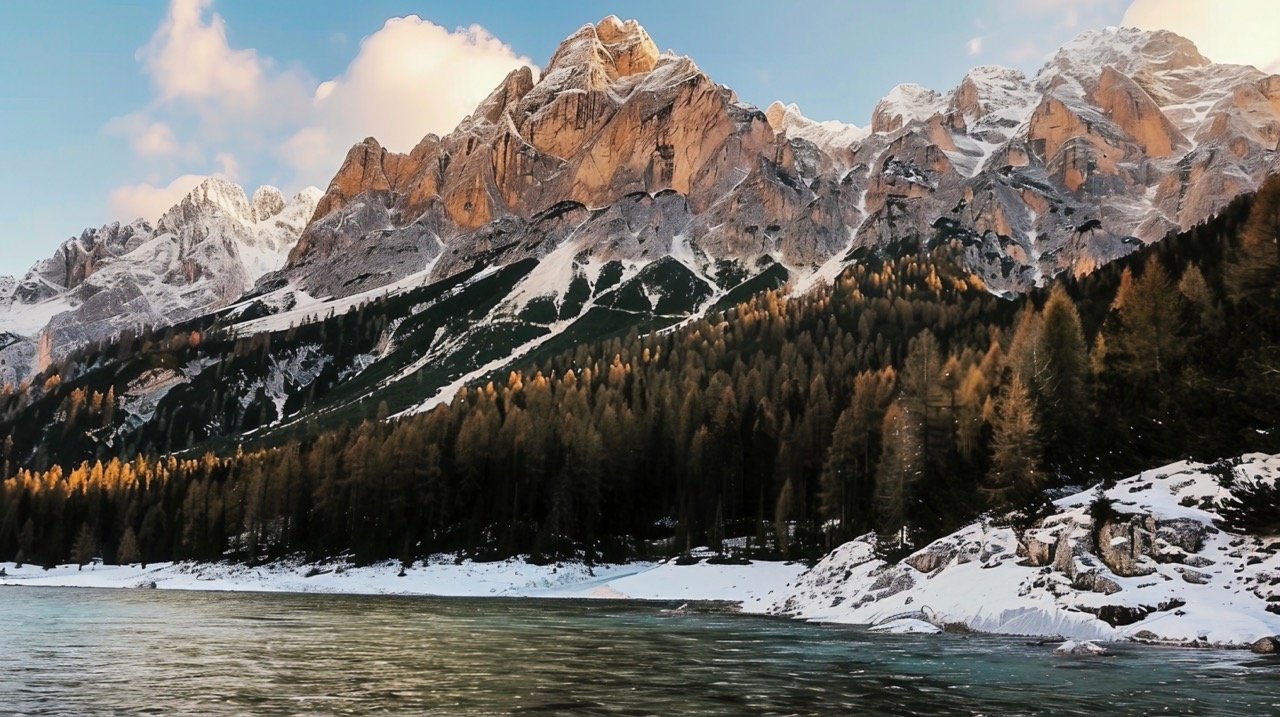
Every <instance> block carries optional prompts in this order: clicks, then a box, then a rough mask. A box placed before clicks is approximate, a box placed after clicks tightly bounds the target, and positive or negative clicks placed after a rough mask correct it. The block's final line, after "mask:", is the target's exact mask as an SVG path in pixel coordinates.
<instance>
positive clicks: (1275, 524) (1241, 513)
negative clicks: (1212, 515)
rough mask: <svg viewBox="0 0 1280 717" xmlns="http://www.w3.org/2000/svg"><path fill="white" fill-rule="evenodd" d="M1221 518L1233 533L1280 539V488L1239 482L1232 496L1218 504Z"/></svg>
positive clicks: (1233, 487) (1233, 489)
mask: <svg viewBox="0 0 1280 717" xmlns="http://www.w3.org/2000/svg"><path fill="white" fill-rule="evenodd" d="M1218 515H1220V516H1221V517H1222V520H1221V521H1220V523H1219V524H1220V525H1221V526H1222V528H1223V529H1225V530H1229V531H1231V532H1233V533H1248V534H1252V535H1280V485H1278V484H1276V483H1269V484H1268V483H1263V482H1262V481H1236V482H1235V485H1234V486H1232V488H1231V496H1230V497H1229V498H1224V499H1223V500H1222V501H1221V502H1219V503H1218Z"/></svg>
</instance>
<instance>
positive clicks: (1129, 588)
mask: <svg viewBox="0 0 1280 717" xmlns="http://www.w3.org/2000/svg"><path fill="white" fill-rule="evenodd" d="M1231 463H1232V462H1227V463H1224V464H1222V465H1214V466H1209V465H1204V464H1196V463H1185V462H1184V463H1175V464H1173V465H1170V466H1167V467H1165V468H1161V469H1157V470H1152V471H1147V472H1145V473H1141V474H1139V475H1136V476H1133V477H1131V478H1128V479H1125V480H1122V481H1120V482H1118V483H1117V484H1116V485H1115V486H1114V487H1112V488H1110V489H1107V490H1106V491H1105V495H1106V497H1107V498H1110V499H1111V500H1112V501H1113V503H1112V506H1113V509H1114V515H1111V516H1108V517H1099V516H1097V515H1093V516H1091V510H1090V505H1091V503H1092V502H1093V501H1094V500H1095V499H1096V498H1097V497H1098V495H1099V492H1098V491H1097V490H1089V491H1085V492H1083V493H1078V494H1075V495H1072V496H1070V497H1066V498H1063V499H1060V500H1058V501H1056V502H1055V508H1056V512H1055V513H1054V514H1052V515H1050V516H1048V517H1046V518H1044V519H1043V520H1041V521H1040V522H1039V523H1038V525H1036V526H1035V527H1033V528H1031V529H1028V530H1024V531H1019V530H1015V529H1014V528H1010V527H1004V526H998V525H993V524H988V523H977V524H974V525H971V526H969V527H966V528H963V529H961V530H959V531H957V532H956V533H953V534H952V535H950V536H947V537H944V538H941V539H939V540H937V541H935V542H934V543H932V544H930V545H929V546H927V547H925V548H924V549H922V550H920V551H918V552H916V553H914V554H913V555H911V556H909V557H907V558H905V559H904V560H902V561H901V562H899V563H894V564H889V563H886V562H884V561H883V560H880V559H878V558H876V557H875V554H874V545H873V543H874V538H873V537H868V538H863V539H859V540H855V541H852V542H849V543H846V544H845V545H843V546H841V547H840V548H838V549H836V550H835V551H834V552H832V553H831V554H830V555H828V556H827V557H826V558H825V559H823V560H822V561H821V562H820V563H818V564H817V565H816V566H814V568H813V569H811V570H810V571H809V572H808V573H806V574H805V575H802V576H801V577H800V578H799V579H798V580H797V581H796V582H795V583H794V584H793V586H792V588H791V589H790V591H789V593H788V594H787V595H786V597H784V598H783V599H781V600H779V601H778V602H777V604H775V606H774V607H773V612H775V613H777V614H784V615H792V616H795V617H800V618H805V619H809V620H821V621H831V622H843V623H855V624H874V623H879V622H882V621H887V620H893V619H900V618H903V617H923V618H926V619H928V620H930V621H932V622H934V623H936V624H938V625H943V624H963V625H965V626H967V627H968V628H970V629H974V630H979V631H982V632H994V633H1006V634H1018V635H1045V636H1054V635H1057V636H1063V637H1068V638H1075V639H1101V640H1125V639H1133V640H1140V641H1148V642H1161V643H1172V644H1180V645H1210V644H1211V645H1235V646H1240V645H1248V644H1250V643H1252V642H1253V641H1254V640H1256V639H1258V638H1260V637H1264V636H1270V635H1274V634H1277V633H1280V608H1276V605H1277V604H1280V589H1278V588H1277V584H1280V537H1270V538H1265V537H1258V536H1248V535H1236V534H1232V533H1229V532H1226V531H1224V530H1221V529H1219V528H1218V527H1215V522H1216V520H1217V518H1218V515H1217V512H1216V504H1217V502H1218V501H1219V500H1221V499H1222V498H1223V497H1225V496H1226V495H1228V492H1227V490H1226V489H1225V488H1224V487H1223V478H1222V476H1223V475H1225V474H1226V472H1227V471H1231V472H1232V473H1233V475H1234V479H1235V480H1258V481H1263V482H1265V483H1274V482H1275V481H1276V480H1277V479H1278V478H1280V456H1268V455H1263V454H1252V455H1248V456H1245V457H1244V458H1243V459H1241V460H1240V461H1238V465H1231Z"/></svg>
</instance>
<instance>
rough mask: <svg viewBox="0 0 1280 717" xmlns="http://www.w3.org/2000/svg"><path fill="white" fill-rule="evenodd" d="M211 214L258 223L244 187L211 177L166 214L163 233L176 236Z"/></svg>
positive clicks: (160, 224)
mask: <svg viewBox="0 0 1280 717" xmlns="http://www.w3.org/2000/svg"><path fill="white" fill-rule="evenodd" d="M211 213H217V214H221V215H224V216H227V217H229V218H232V219H237V220H240V221H242V222H247V223H253V222H254V213H253V207H252V206H251V205H250V204H249V198H248V197H246V196H245V193H244V189H243V188H242V187H241V186H240V185H238V184H236V183H234V182H231V181H229V180H227V179H223V178H222V177H208V178H206V179H205V180H204V181H202V182H200V183H199V184H197V185H196V187H195V189H192V190H191V191H190V192H188V193H187V196H185V197H183V198H182V200H181V201H179V202H178V203H177V204H175V205H173V207H171V208H170V209H169V211H167V212H165V213H164V216H162V217H161V218H160V221H159V222H158V226H159V228H160V229H161V230H163V231H171V232H175V233H176V232H178V231H180V230H181V228H182V227H183V226H185V225H188V224H191V223H192V222H194V221H198V219H199V218H200V217H201V216H206V215H209V214H211Z"/></svg>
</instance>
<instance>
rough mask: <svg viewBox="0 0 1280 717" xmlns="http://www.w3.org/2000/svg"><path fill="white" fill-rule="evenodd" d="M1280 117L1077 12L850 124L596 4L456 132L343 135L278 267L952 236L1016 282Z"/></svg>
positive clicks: (314, 274) (1258, 91)
mask: <svg viewBox="0 0 1280 717" xmlns="http://www.w3.org/2000/svg"><path fill="white" fill-rule="evenodd" d="M1278 141H1280V77H1277V76H1266V75H1265V74H1263V73H1261V72H1259V71H1258V70H1256V69H1254V68H1251V67H1243V66H1234V65H1218V64H1213V63H1212V62H1210V61H1209V60H1208V59H1206V58H1204V57H1203V56H1201V55H1200V53H1199V52H1198V51H1197V50H1196V49H1195V47H1194V46H1193V45H1192V44H1191V43H1190V42H1189V41H1187V40H1185V39H1183V38H1181V37H1178V36H1176V35H1173V34H1171V33H1168V32H1148V31H1141V30H1135V29H1130V28H1120V29H1114V28H1113V29H1108V30H1104V31H1096V32H1087V33H1085V34H1083V35H1081V36H1080V37H1078V38H1077V39H1076V40H1074V41H1072V42H1071V43H1069V44H1068V45H1066V46H1065V47H1063V48H1062V49H1061V50H1060V51H1059V52H1058V53H1057V54H1056V55H1055V56H1054V57H1053V58H1052V59H1051V60H1050V61H1049V62H1048V63H1047V64H1046V65H1045V66H1044V68H1043V69H1042V70H1041V71H1040V72H1039V73H1038V74H1037V75H1036V76H1035V77H1033V78H1027V77H1025V76H1023V75H1022V73H1020V72H1017V71H1014V70H1009V69H1005V68H999V67H979V68H976V69H974V70H973V71H971V72H970V73H969V74H968V75H966V77H965V78H964V80H963V81H962V82H961V83H960V85H959V86H958V87H956V88H955V89H953V90H951V91H950V92H947V93H945V94H943V93H937V92H934V91H931V90H927V89H924V88H921V87H919V86H914V85H901V86H898V87H896V88H894V90H893V91H892V92H890V93H889V95H888V96H886V97H885V99H884V100H882V101H881V102H880V103H879V104H878V105H877V107H876V108H875V112H874V113H873V115H872V121H871V125H870V127H868V128H866V129H859V128H857V127H853V126H850V125H841V124H839V123H834V122H827V123H817V122H813V121H811V120H808V119H806V118H804V117H803V116H802V115H801V114H800V112H799V110H798V109H797V108H795V107H794V106H791V107H784V106H782V105H781V104H777V105H775V106H773V107H770V108H769V110H768V112H762V111H760V110H759V109H757V108H755V107H753V106H750V105H747V104H744V103H742V102H740V101H739V100H738V99H737V97H736V96H735V95H734V93H733V92H732V90H730V89H728V88H726V87H724V86H721V85H717V84H716V83H715V82H714V81H713V80H711V79H710V78H709V77H708V76H707V75H706V74H704V73H703V72H702V71H701V70H700V69H699V68H698V66H697V65H696V64H694V62H693V61H692V60H690V59H689V58H687V57H680V56H676V55H672V54H661V53H659V52H658V50H657V46H656V45H655V44H654V42H653V41H652V40H651V39H650V38H649V36H648V34H647V33H646V32H645V30H644V29H643V28H642V27H640V26H639V25H638V24H636V23H635V22H634V21H626V22H623V21H620V20H618V19H617V18H614V17H608V18H605V19H604V20H602V21H601V22H600V23H599V24H597V25H586V26H584V27H582V28H581V29H580V30H578V31H577V32H576V33H574V34H573V35H572V36H571V37H570V38H569V39H567V40H566V41H565V42H564V43H563V44H562V45H561V46H560V48H559V49H558V50H557V51H556V53H555V55H554V56H553V57H552V58H551V61H550V63H549V64H548V65H547V67H546V68H545V70H544V71H543V72H542V73H541V77H539V78H537V79H535V77H534V74H533V73H532V72H531V71H530V70H529V69H528V68H521V69H520V70H517V71H515V72H513V73H512V74H511V75H510V76H509V77H507V79H506V80H505V81H504V82H503V83H502V85H501V86H499V87H498V88H497V89H495V90H494V92H493V93H492V94H491V95H490V96H489V98H488V99H486V100H485V101H484V102H483V103H482V104H481V105H480V106H479V107H478V108H477V109H476V111H475V112H474V113H473V114H472V115H471V116H470V117H468V118H467V119H466V120H464V121H463V122H462V123H461V124H460V125H459V126H458V128H457V129H456V130H454V131H453V132H452V133H450V134H449V135H447V136H445V137H443V138H441V137H436V136H434V135H428V136H427V137H425V138H424V139H423V140H422V142H420V143H419V144H418V146H417V147H415V148H414V149H413V150H412V151H411V152H410V153H409V154H397V153H393V152H388V151H387V150H385V149H384V148H383V147H381V146H380V145H379V144H378V142H377V140H376V139H374V138H369V139H366V140H365V141H363V142H361V143H360V144H358V145H356V146H355V147H353V148H352V150H351V151H350V153H349V154H348V155H347V158H346V161H345V162H344V164H343V166H342V168H341V169H340V170H339V172H338V174H337V176H336V177H335V178H334V179H333V181H332V183H331V184H330V186H329V188H328V191H327V192H326V193H325V195H324V197H323V198H322V199H321V200H320V202H319V205H318V207H317V210H316V213H315V216H314V218H313V219H312V221H311V223H310V225H309V226H308V227H307V228H306V230H305V231H304V232H303V235H302V238H301V240H300V241H299V242H298V244H297V246H296V247H295V248H294V250H293V252H292V253H291V255H290V258H289V263H288V266H287V267H285V269H284V274H283V276H284V277H287V278H288V279H289V280H290V282H292V283H294V284H295V285H297V286H299V287H300V288H303V289H305V290H306V291H307V292H308V293H310V294H311V295H317V296H319V295H333V296H344V295H350V294H354V293H358V292H361V291H367V290H370V289H373V288H376V287H379V286H384V285H387V284H390V283H392V282H395V281H397V280H399V279H402V278H403V277H405V276H408V275H410V274H414V273H419V272H423V271H426V270H429V271H428V274H427V275H428V276H429V277H430V278H431V279H439V278H444V277H447V276H450V275H453V274H455V273H457V272H459V271H461V270H463V269H465V268H467V267H470V266H471V265H472V264H473V263H474V262H475V261H476V260H477V259H479V258H480V257H484V258H485V260H486V261H488V262H494V263H511V262H515V261H518V260H520V259H524V258H542V257H545V256H547V255H549V254H551V253H553V252H556V251H562V252H565V253H567V254H570V255H571V256H572V259H573V261H574V263H575V266H580V267H589V266H591V265H595V264H603V263H605V262H609V261H614V260H616V261H619V262H622V263H623V264H624V265H626V266H629V267H634V266H640V265H644V264H647V263H649V262H651V261H653V260H655V259H658V258H661V257H664V256H669V255H671V256H676V257H680V258H682V260H684V263H686V264H687V265H688V266H689V267H690V268H691V269H692V270H694V271H695V273H697V274H699V275H701V276H703V277H704V278H706V279H708V280H711V281H714V280H715V279H716V278H717V276H718V275H719V273H720V272H722V271H724V270H725V269H726V267H733V268H734V270H735V271H738V272H741V273H745V274H748V275H749V274H752V273H754V272H755V271H758V267H761V266H765V265H769V264H771V263H773V262H777V263H779V264H781V265H782V266H785V267H786V269H787V270H788V272H789V274H790V277H791V279H793V280H796V281H798V282H799V283H800V284H801V285H802V286H808V285H810V284H811V283H812V282H813V281H814V280H817V279H830V278H832V277H833V276H835V275H836V274H837V273H838V271H839V270H840V269H841V268H842V267H843V266H844V265H845V263H846V262H847V257H848V254H849V252H850V250H852V249H855V248H858V247H869V248H873V249H882V248H886V247H888V246H890V245H891V244H892V243H893V242H895V241H898V240H901V239H903V238H918V239H922V240H925V241H930V240H935V239H937V238H947V239H957V240H959V241H961V242H962V243H963V244H964V245H965V246H966V247H967V248H968V251H967V257H968V262H969V264H970V267H971V268H972V269H973V270H974V271H975V272H976V273H978V274H979V275H981V276H982V278H983V279H984V280H985V281H986V282H987V284H988V286H989V287H991V288H992V289H993V290H995V291H1019V290H1022V289H1025V288H1027V287H1029V286H1031V285H1033V284H1035V283H1037V282H1039V281H1040V280H1041V279H1042V278H1043V277H1045V276H1051V275H1055V274H1058V273H1061V272H1064V271H1070V272H1074V273H1077V274H1082V273H1088V272H1089V271H1092V270H1093V269H1094V268H1096V267H1097V266H1099V265H1101V264H1103V263H1106V262H1107V261H1110V260H1112V259H1114V258H1116V257H1119V256H1122V255H1124V254H1127V253H1128V252H1130V251H1132V250H1133V249H1134V248H1135V247H1136V246H1139V245H1141V244H1143V243H1149V242H1152V241H1155V240H1157V239H1159V238H1161V237H1163V236H1165V235H1166V234H1167V233H1168V232H1170V231H1174V230H1177V229H1185V228H1188V227H1190V226H1192V225H1194V224H1197V223H1199V222H1201V221H1203V220H1204V219H1206V218H1208V217H1210V216H1212V215H1213V214H1214V213H1215V212H1216V211H1218V210H1219V209H1221V208H1222V207H1223V206H1225V204H1226V203H1227V202H1228V201H1230V199H1231V198H1233V197H1234V196H1236V195H1238V194H1240V193H1243V192H1247V191H1251V190H1253V189H1255V188H1256V187H1257V185H1258V184H1259V183H1260V181H1261V179H1262V178H1263V177H1264V176H1266V174H1268V173H1269V172H1270V171H1273V170H1274V169H1276V167H1277V159H1276V156H1277V154H1276V146H1277V142H1278ZM573 276H574V274H573V273H572V272H565V274H564V276H563V277H562V278H563V281H562V282H561V284H560V285H559V286H547V287H544V288H545V289H547V290H548V291H551V292H554V291H556V290H561V291H562V290H564V289H566V288H567V285H568V282H569V281H571V280H572V277H573ZM274 280H275V281H279V277H276V278H275V279H274Z"/></svg>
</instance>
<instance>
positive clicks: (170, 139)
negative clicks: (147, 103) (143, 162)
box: [132, 122, 179, 157]
mask: <svg viewBox="0 0 1280 717" xmlns="http://www.w3.org/2000/svg"><path fill="white" fill-rule="evenodd" d="M132 145H133V151H134V152H137V154H138V156H139V157H168V156H170V155H174V154H177V153H178V150H179V147H178V138H177V137H175V136H174V135H173V130H171V129H169V125H167V124H165V123H163V122H152V123H151V124H150V125H148V126H147V128H146V129H144V130H143V131H142V133H141V134H139V135H138V136H136V137H134V138H133V142H132Z"/></svg>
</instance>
